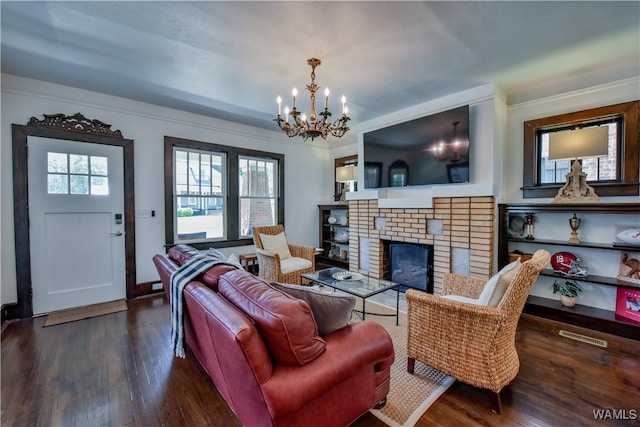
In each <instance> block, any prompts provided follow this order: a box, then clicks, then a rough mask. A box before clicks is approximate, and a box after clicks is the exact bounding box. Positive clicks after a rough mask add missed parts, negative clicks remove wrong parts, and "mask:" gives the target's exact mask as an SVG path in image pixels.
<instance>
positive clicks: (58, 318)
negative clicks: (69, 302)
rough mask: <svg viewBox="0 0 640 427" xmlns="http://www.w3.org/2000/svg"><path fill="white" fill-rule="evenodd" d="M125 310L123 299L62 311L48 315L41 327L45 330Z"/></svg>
mask: <svg viewBox="0 0 640 427" xmlns="http://www.w3.org/2000/svg"><path fill="white" fill-rule="evenodd" d="M127 309H128V307H127V302H126V301H125V300H123V299H121V300H116V301H110V302H104V303H100V304H93V305H87V306H85V307H78V308H71V309H69V310H62V311H57V312H55V313H51V314H49V315H48V316H47V320H45V321H44V325H42V327H43V328H46V327H47V326H53V325H59V324H61V323H69V322H75V321H76V320H82V319H89V318H90V317H98V316H103V315H105V314H111V313H117V312H119V311H126V310H127Z"/></svg>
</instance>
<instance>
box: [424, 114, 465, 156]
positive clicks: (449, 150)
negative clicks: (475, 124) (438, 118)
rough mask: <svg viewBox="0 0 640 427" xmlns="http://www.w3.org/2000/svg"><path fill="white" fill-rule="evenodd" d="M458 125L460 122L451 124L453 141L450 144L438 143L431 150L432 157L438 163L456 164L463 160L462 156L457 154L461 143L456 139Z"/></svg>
mask: <svg viewBox="0 0 640 427" xmlns="http://www.w3.org/2000/svg"><path fill="white" fill-rule="evenodd" d="M459 124H460V121H456V122H453V123H451V125H452V126H453V139H452V140H451V142H449V143H446V142H444V141H440V142H439V143H438V144H437V145H435V146H433V147H432V148H431V152H432V153H433V156H434V157H435V158H436V160H438V161H439V162H450V163H457V162H459V161H460V160H462V159H463V156H462V155H461V154H460V152H459V150H460V148H462V147H461V144H462V143H461V142H460V140H459V139H458V125H459Z"/></svg>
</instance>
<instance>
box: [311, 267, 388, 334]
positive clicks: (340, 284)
mask: <svg viewBox="0 0 640 427" xmlns="http://www.w3.org/2000/svg"><path fill="white" fill-rule="evenodd" d="M300 278H301V279H307V280H310V281H311V282H312V283H316V284H318V285H321V286H328V287H330V288H333V289H335V290H338V291H342V292H345V293H347V294H351V295H353V296H355V297H359V298H362V311H360V310H356V311H358V312H359V313H362V320H364V319H365V316H366V315H367V314H371V315H374V316H395V317H396V325H398V320H399V316H400V314H399V313H400V311H399V307H400V289H399V286H400V284H399V283H394V282H390V281H388V280H383V279H377V278H375V277H369V276H367V275H364V274H360V273H353V272H350V271H347V270H344V269H342V268H337V267H332V268H326V269H324V270H319V271H316V272H315V273H304V274H301V275H300ZM390 289H395V291H396V313H395V314H384V313H370V312H369V313H368V312H367V307H366V303H367V298H370V297H372V296H374V295H378V294H380V293H382V292H385V291H388V290H390Z"/></svg>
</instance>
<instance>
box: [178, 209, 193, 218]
mask: <svg viewBox="0 0 640 427" xmlns="http://www.w3.org/2000/svg"><path fill="white" fill-rule="evenodd" d="M187 216H193V209H191V208H178V218H181V217H187Z"/></svg>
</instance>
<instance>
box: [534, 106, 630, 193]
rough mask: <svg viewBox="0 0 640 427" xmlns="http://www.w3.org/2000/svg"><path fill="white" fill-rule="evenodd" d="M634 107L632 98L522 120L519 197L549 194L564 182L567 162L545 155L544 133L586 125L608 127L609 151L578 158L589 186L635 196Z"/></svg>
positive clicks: (603, 190) (545, 141) (546, 150)
mask: <svg viewBox="0 0 640 427" xmlns="http://www.w3.org/2000/svg"><path fill="white" fill-rule="evenodd" d="M639 106H640V101H633V102H627V103H623V104H616V105H611V106H607V107H600V108H594V109H591V110H584V111H579V112H576V113H569V114H563V115H559V116H553V117H546V118H543V119H538V120H531V121H527V122H525V123H524V168H523V195H524V197H525V198H535V197H554V196H555V195H556V194H557V192H558V189H559V188H560V186H562V185H563V184H564V183H565V182H566V179H565V175H566V173H567V172H569V168H570V166H571V164H570V162H569V161H557V162H551V161H549V160H548V147H549V146H548V144H549V134H550V133H552V132H557V131H562V130H567V129H572V128H576V127H590V126H608V128H609V155H608V157H606V158H600V159H598V158H594V159H583V160H581V162H582V170H583V171H584V172H586V173H587V180H588V181H589V185H591V186H593V187H594V189H595V191H596V193H597V194H598V195H599V196H637V195H638V194H639V193H638V174H639V172H638V155H639V154H638V151H639V149H638V120H639V111H640V108H639Z"/></svg>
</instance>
